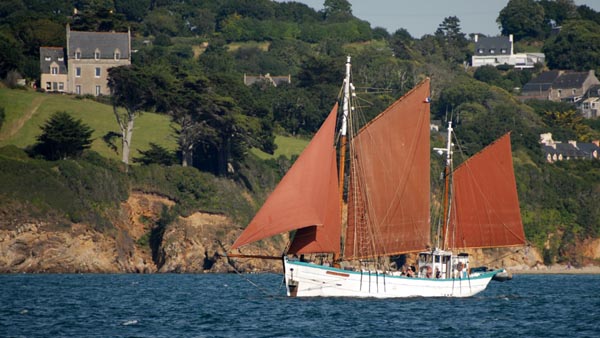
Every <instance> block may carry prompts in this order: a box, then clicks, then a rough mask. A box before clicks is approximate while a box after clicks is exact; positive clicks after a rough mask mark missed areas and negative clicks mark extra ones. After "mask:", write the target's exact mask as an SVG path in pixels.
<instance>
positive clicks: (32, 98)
mask: <svg viewBox="0 0 600 338" xmlns="http://www.w3.org/2000/svg"><path fill="white" fill-rule="evenodd" d="M0 106H3V107H4V109H5V111H6V120H5V121H4V124H3V125H2V129H0V146H4V145H8V144H14V145H16V146H18V147H21V148H24V147H27V146H29V145H32V144H34V143H35V142H36V137H37V136H38V135H40V134H41V129H40V126H42V125H43V124H44V123H45V121H46V120H47V119H48V118H49V117H50V115H52V114H53V113H55V112H57V111H66V112H67V113H69V114H71V115H72V116H73V117H75V118H77V119H81V120H82V121H83V122H84V123H85V124H87V125H89V126H90V127H91V128H92V129H94V133H93V134H92V138H93V139H94V141H93V143H92V149H93V150H95V151H97V152H98V153H100V154H101V155H103V156H106V157H109V158H114V159H120V158H121V156H120V153H121V150H120V148H121V142H120V139H115V140H113V142H114V143H115V144H116V145H117V147H118V150H117V151H118V153H117V152H115V151H113V150H111V149H110V147H109V146H108V145H107V144H106V142H105V141H104V140H103V139H102V138H103V136H104V135H106V134H107V133H109V132H114V133H119V132H120V131H119V127H118V125H117V122H116V120H115V117H114V114H113V110H112V107H111V106H110V105H105V104H101V103H98V102H96V101H93V100H89V99H76V98H75V97H74V96H71V95H61V94H44V93H37V92H33V91H24V90H11V89H6V88H0ZM172 127H173V124H172V123H171V122H170V119H169V117H167V116H165V115H159V114H153V113H143V114H141V115H140V116H139V117H138V118H137V119H136V121H135V129H134V133H133V139H132V157H136V156H139V152H138V149H140V150H146V149H148V148H149V147H150V146H149V143H150V142H154V143H156V144H159V145H161V146H163V147H166V148H168V149H176V147H177V143H176V139H175V136H174V132H173V128H172Z"/></svg>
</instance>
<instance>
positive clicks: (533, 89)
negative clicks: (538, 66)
mask: <svg viewBox="0 0 600 338" xmlns="http://www.w3.org/2000/svg"><path fill="white" fill-rule="evenodd" d="M559 75H560V72H559V71H558V70H550V71H547V72H543V73H541V74H540V75H538V76H537V77H536V78H533V79H531V80H530V81H529V82H527V83H526V84H525V85H524V86H523V89H522V90H521V92H522V93H541V92H546V91H548V90H550V88H551V87H552V83H553V82H554V80H556V78H558V77H559Z"/></svg>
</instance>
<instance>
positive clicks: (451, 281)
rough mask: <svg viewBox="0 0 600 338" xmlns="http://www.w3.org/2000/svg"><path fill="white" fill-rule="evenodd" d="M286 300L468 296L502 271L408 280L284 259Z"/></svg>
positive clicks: (479, 290) (373, 272)
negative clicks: (294, 298)
mask: <svg viewBox="0 0 600 338" xmlns="http://www.w3.org/2000/svg"><path fill="white" fill-rule="evenodd" d="M283 263H284V269H285V283H286V287H287V294H288V296H290V297H372V298H408V297H470V296H473V295H476V294H478V293H479V292H481V291H483V290H485V288H486V287H487V285H488V284H489V282H490V280H491V279H492V277H493V276H494V275H495V274H497V273H499V272H501V271H502V270H495V271H490V272H484V273H481V274H476V275H471V276H466V274H465V275H463V276H457V277H456V278H447V279H435V278H409V277H404V276H392V275H389V274H383V273H381V272H376V271H362V272H361V271H348V270H342V269H337V268H333V267H327V266H322V265H317V264H312V263H306V262H300V261H296V260H289V259H287V258H284V262H283Z"/></svg>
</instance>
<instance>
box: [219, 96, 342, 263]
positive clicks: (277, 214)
mask: <svg viewBox="0 0 600 338" xmlns="http://www.w3.org/2000/svg"><path fill="white" fill-rule="evenodd" d="M337 110H338V105H337V104H336V105H335V106H334V107H333V109H332V110H331V112H330V113H329V116H328V117H327V119H326V120H325V122H323V125H322V126H321V128H320V129H319V131H318V132H317V133H316V134H315V136H314V138H313V139H312V141H311V142H310V143H309V144H308V146H307V147H306V149H305V150H304V151H303V152H302V154H301V155H300V157H298V159H297V160H296V162H295V163H294V165H293V166H292V167H291V168H290V170H289V171H288V173H287V174H286V175H285V176H284V177H283V179H282V180H281V182H280V183H279V185H278V186H277V187H276V188H275V190H274V191H273V192H272V193H271V195H270V196H269V198H268V199H267V201H266V202H265V204H264V205H263V207H262V208H261V209H260V211H259V212H258V213H257V214H256V215H255V216H254V219H253V220H252V221H251V222H250V224H249V225H248V227H246V229H245V230H244V232H243V233H242V234H241V235H240V237H239V238H238V239H237V240H236V241H235V243H233V246H232V247H231V249H236V248H239V247H240V246H242V245H245V244H248V243H252V242H255V241H258V240H261V239H264V238H268V237H271V236H274V235H277V234H281V233H285V232H289V231H292V230H298V231H297V233H296V236H295V238H294V241H293V243H292V244H291V246H290V248H289V250H288V253H290V254H294V253H311V252H332V253H335V254H339V252H340V236H341V224H340V223H341V220H340V213H341V212H340V206H339V201H338V179H337V165H336V151H335V147H334V137H335V123H336V115H337Z"/></svg>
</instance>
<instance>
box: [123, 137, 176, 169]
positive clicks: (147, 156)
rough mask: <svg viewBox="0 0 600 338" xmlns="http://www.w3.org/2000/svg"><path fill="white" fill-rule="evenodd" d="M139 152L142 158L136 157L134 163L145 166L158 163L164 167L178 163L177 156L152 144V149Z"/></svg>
mask: <svg viewBox="0 0 600 338" xmlns="http://www.w3.org/2000/svg"><path fill="white" fill-rule="evenodd" d="M139 152H140V154H141V155H142V156H140V157H135V158H134V159H133V162H136V163H142V164H144V165H149V164H153V163H157V164H160V165H164V166H171V165H173V164H175V162H176V161H177V158H176V157H175V154H173V153H172V152H170V151H169V150H167V149H166V148H164V147H161V146H159V145H157V144H156V143H152V142H151V143H150V149H148V150H139Z"/></svg>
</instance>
